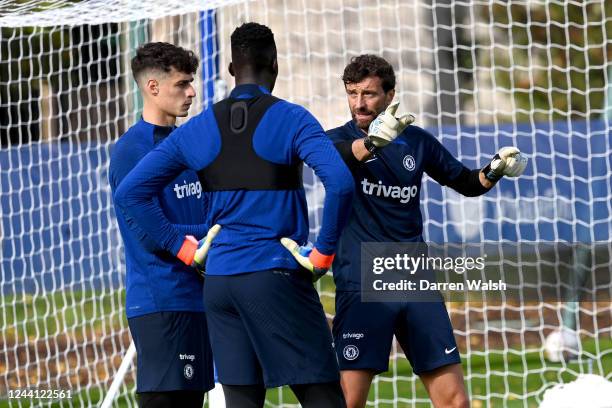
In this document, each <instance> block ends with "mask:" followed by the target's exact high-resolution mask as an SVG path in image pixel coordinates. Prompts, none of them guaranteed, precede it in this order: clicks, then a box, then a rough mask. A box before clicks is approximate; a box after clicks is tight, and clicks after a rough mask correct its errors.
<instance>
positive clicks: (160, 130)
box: [140, 116, 176, 144]
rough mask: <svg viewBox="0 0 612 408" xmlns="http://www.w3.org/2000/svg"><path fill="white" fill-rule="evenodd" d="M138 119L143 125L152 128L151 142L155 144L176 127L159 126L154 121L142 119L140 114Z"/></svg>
mask: <svg viewBox="0 0 612 408" xmlns="http://www.w3.org/2000/svg"><path fill="white" fill-rule="evenodd" d="M140 121H141V122H142V123H144V124H145V125H147V126H150V127H152V128H153V142H154V143H155V144H157V143H159V142H161V141H162V140H164V139H165V138H166V136H168V135H169V134H170V133H171V132H172V131H173V130H174V129H176V126H160V125H156V124H154V123H149V122H147V121H146V120H144V119H143V118H142V116H141V117H140Z"/></svg>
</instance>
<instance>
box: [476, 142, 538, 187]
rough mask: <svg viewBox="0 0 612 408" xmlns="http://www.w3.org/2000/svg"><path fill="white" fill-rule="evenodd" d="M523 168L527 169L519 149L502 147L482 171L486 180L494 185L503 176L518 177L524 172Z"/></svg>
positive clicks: (525, 159) (524, 158)
mask: <svg viewBox="0 0 612 408" xmlns="http://www.w3.org/2000/svg"><path fill="white" fill-rule="evenodd" d="M525 167H527V157H525V156H523V155H522V154H521V151H520V150H519V149H517V148H516V147H502V148H501V149H499V152H497V154H496V155H495V156H493V160H491V163H489V164H487V166H486V167H485V168H484V169H482V171H483V173H484V175H485V178H486V179H487V180H489V181H491V182H493V183H496V182H497V181H499V179H500V178H502V177H503V176H508V177H518V176H520V175H521V174H523V172H524V171H525Z"/></svg>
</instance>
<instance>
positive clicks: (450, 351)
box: [444, 347, 457, 354]
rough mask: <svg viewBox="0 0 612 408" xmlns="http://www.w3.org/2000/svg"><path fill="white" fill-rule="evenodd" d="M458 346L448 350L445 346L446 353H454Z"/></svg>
mask: <svg viewBox="0 0 612 408" xmlns="http://www.w3.org/2000/svg"><path fill="white" fill-rule="evenodd" d="M456 348H457V347H453V348H452V349H450V350H448V349H447V348H444V352H445V353H446V354H450V353H452V352H453V351H455V349H456Z"/></svg>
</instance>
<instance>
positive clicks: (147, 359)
mask: <svg viewBox="0 0 612 408" xmlns="http://www.w3.org/2000/svg"><path fill="white" fill-rule="evenodd" d="M128 324H129V326H130V333H131V334H132V339H134V344H135V345H136V353H137V354H136V356H137V363H136V385H137V386H136V392H162V391H183V390H187V391H208V390H211V389H212V388H214V386H215V381H214V377H213V360H212V352H211V349H210V342H209V340H208V329H207V324H206V314H205V313H201V312H158V313H151V314H147V315H143V316H138V317H132V318H130V319H128Z"/></svg>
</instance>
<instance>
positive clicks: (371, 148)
mask: <svg viewBox="0 0 612 408" xmlns="http://www.w3.org/2000/svg"><path fill="white" fill-rule="evenodd" d="M363 144H364V146H365V148H366V150H367V151H368V152H370V153H371V154H376V151H378V147H376V145H375V144H374V142H373V141H372V139H370V136H366V137H365V138H363Z"/></svg>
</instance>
